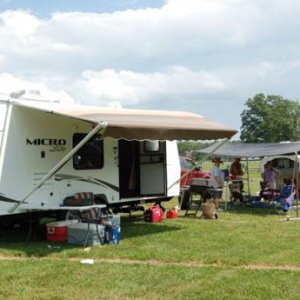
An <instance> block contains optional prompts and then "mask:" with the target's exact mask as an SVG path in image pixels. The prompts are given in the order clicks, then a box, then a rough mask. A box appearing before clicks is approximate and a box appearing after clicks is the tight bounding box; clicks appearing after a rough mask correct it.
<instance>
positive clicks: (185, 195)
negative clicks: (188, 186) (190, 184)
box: [180, 190, 192, 209]
mask: <svg viewBox="0 0 300 300" xmlns="http://www.w3.org/2000/svg"><path fill="white" fill-rule="evenodd" d="M191 204H192V195H191V192H190V190H185V191H183V192H182V194H181V207H180V208H181V209H190V208H191Z"/></svg>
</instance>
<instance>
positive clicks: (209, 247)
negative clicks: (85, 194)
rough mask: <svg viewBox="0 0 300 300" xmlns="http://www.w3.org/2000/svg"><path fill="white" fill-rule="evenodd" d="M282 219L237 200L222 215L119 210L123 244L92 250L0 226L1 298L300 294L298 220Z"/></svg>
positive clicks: (280, 296) (265, 296)
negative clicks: (165, 215)
mask: <svg viewBox="0 0 300 300" xmlns="http://www.w3.org/2000/svg"><path fill="white" fill-rule="evenodd" d="M176 201H177V199H174V200H172V201H171V202H170V203H167V207H172V206H174V205H175V204H176ZM294 214H295V213H294ZM282 218H284V215H282V214H281V213H278V212H274V211H270V210H267V209H257V210H254V209H250V208H243V207H238V206H237V207H236V208H235V209H232V210H227V211H224V212H220V213H219V219H218V220H205V219H201V218H199V217H196V218H194V217H184V211H182V212H181V214H180V216H179V217H178V218H177V219H164V220H163V222H161V223H155V224H154V223H145V222H144V220H143V216H142V214H141V213H136V214H134V215H133V216H132V217H129V216H128V215H122V218H121V226H122V232H121V233H122V239H121V242H120V244H119V245H103V246H94V247H91V248H87V249H83V248H81V247H74V246H71V245H67V244H60V245H58V244H56V245H51V246H52V247H49V245H48V244H47V243H46V241H45V236H44V235H43V232H44V229H43V228H40V231H39V232H37V234H36V235H33V237H32V240H31V241H30V242H28V243H25V242H24V239H25V236H26V231H24V230H22V229H21V228H13V229H11V230H9V231H6V230H3V229H1V232H0V238H1V246H0V298H1V299H84V298H87V299H299V294H300V251H299V249H300V247H299V244H300V243H299V241H298V239H299V230H300V222H291V221H290V222H281V221H280V220H281V219H282ZM56 246H58V247H56ZM83 258H91V259H94V262H95V263H94V264H93V265H85V264H81V263H80V260H81V259H83Z"/></svg>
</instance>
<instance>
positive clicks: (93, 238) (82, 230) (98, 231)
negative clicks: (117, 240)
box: [67, 222, 105, 246]
mask: <svg viewBox="0 0 300 300" xmlns="http://www.w3.org/2000/svg"><path fill="white" fill-rule="evenodd" d="M67 240H68V243H69V244H78V245H83V246H88V245H98V244H103V243H104V241H105V226H104V225H101V224H96V223H81V222H78V223H76V224H72V225H70V226H69V230H68V239H67Z"/></svg>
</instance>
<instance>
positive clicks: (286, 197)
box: [274, 178, 295, 212]
mask: <svg viewBox="0 0 300 300" xmlns="http://www.w3.org/2000/svg"><path fill="white" fill-rule="evenodd" d="M283 182H284V186H283V188H282V190H281V192H280V195H279V196H277V197H276V198H275V199H274V201H276V202H277V203H280V204H281V209H282V210H283V211H284V212H287V211H288V210H289V208H290V207H291V206H292V203H293V201H294V199H295V185H294V183H293V182H294V180H292V179H291V178H284V180H283Z"/></svg>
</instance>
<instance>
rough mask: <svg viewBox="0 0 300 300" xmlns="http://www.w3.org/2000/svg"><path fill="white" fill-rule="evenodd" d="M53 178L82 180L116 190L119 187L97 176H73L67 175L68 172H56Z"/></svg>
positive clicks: (58, 179)
mask: <svg viewBox="0 0 300 300" xmlns="http://www.w3.org/2000/svg"><path fill="white" fill-rule="evenodd" d="M55 180H57V181H61V180H76V181H83V182H88V183H92V184H97V185H100V186H102V187H108V188H110V189H112V190H114V191H116V192H119V187H117V186H115V185H113V184H111V183H109V182H106V181H103V180H100V179H98V178H92V177H80V176H73V175H68V174H57V175H55Z"/></svg>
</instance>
